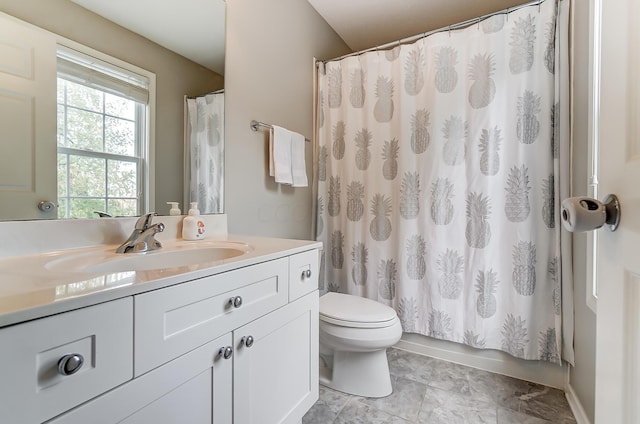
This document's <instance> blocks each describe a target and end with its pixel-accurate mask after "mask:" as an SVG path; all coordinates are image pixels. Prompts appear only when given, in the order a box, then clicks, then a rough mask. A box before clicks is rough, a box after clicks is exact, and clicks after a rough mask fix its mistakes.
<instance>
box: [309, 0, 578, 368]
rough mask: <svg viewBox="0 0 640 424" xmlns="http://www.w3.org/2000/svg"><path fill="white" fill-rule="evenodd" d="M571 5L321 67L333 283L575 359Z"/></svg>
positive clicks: (322, 180)
mask: <svg viewBox="0 0 640 424" xmlns="http://www.w3.org/2000/svg"><path fill="white" fill-rule="evenodd" d="M566 3H567V1H562V2H559V3H556V2H554V0H547V1H545V2H544V3H542V4H541V5H540V6H531V7H525V8H522V9H519V10H516V11H513V12H511V13H509V14H508V16H507V15H505V14H499V15H495V16H492V17H490V18H488V19H486V20H484V21H482V22H480V23H479V24H477V25H473V26H470V27H467V28H465V29H462V30H455V31H445V32H440V33H437V34H433V35H430V36H428V37H424V38H422V39H420V40H418V41H416V42H414V43H413V44H406V45H402V46H397V47H395V48H393V49H390V50H387V51H371V52H366V53H363V54H360V55H358V56H351V57H347V58H345V59H341V60H337V61H329V62H327V63H325V64H319V66H318V68H319V72H318V119H317V121H318V124H317V125H318V140H319V146H318V156H319V163H318V199H317V237H318V239H319V240H321V241H323V242H324V246H325V250H324V252H325V255H324V256H325V258H324V260H323V266H322V267H323V268H322V272H323V277H321V278H322V279H323V280H324V282H321V285H324V286H322V287H321V288H324V289H325V290H329V291H340V292H345V293H350V294H356V295H360V296H364V297H368V298H372V299H375V300H378V301H380V302H382V303H385V304H387V305H390V306H392V307H393V308H395V310H396V311H397V312H398V316H399V317H400V320H401V322H402V326H403V329H404V331H405V332H413V333H420V334H424V335H427V336H431V337H434V338H438V339H444V340H450V341H454V342H459V343H464V344H467V345H470V346H473V347H476V348H486V349H499V350H502V351H505V352H507V353H509V354H511V355H513V356H515V357H518V358H523V359H531V360H545V361H550V362H555V363H559V362H560V360H561V358H564V359H566V360H568V361H569V362H573V351H572V347H571V346H572V339H571V337H572V334H571V333H572V329H569V331H567V328H569V327H570V326H569V327H566V328H565V329H564V332H563V317H562V315H563V313H564V314H565V315H566V314H571V315H572V313H573V311H572V309H571V302H570V301H569V299H570V298H571V297H572V293H571V281H570V270H569V272H567V270H568V268H567V267H568V266H570V260H569V261H565V262H562V260H561V257H562V256H561V252H562V249H561V225H559V224H560V221H559V217H558V207H557V206H558V205H559V194H560V193H561V192H563V191H567V190H568V163H569V162H568V147H562V148H560V146H561V145H563V146H568V143H569V141H568V139H569V134H568V131H569V130H568V128H569V126H568V125H569V124H568V122H569V119H568V101H567V99H565V98H561V97H562V96H563V95H566V91H567V90H566V89H565V87H568V54H567V51H566V39H568V29H567V28H568V18H567V14H568V13H567V7H568V5H567V4H566ZM563 102H564V103H563ZM566 194H568V191H567V193H566ZM566 257H570V256H566ZM563 268H564V269H563ZM563 276H565V277H566V278H564V279H563V278H562V277H563ZM563 297H564V298H565V299H564V301H563V299H562V298H563ZM563 302H564V308H563ZM569 322H570V323H572V321H569Z"/></svg>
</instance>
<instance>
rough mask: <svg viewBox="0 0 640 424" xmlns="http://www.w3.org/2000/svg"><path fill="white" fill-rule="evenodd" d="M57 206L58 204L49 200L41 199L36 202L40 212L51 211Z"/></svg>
mask: <svg viewBox="0 0 640 424" xmlns="http://www.w3.org/2000/svg"><path fill="white" fill-rule="evenodd" d="M57 207H58V205H56V204H55V203H53V202H52V201H50V200H43V201H41V202H40V203H38V209H40V210H41V211H42V212H53V211H54V210H56V208H57Z"/></svg>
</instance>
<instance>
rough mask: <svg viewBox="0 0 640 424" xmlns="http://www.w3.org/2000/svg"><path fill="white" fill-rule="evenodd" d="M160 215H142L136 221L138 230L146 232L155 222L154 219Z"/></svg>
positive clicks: (152, 213) (153, 213)
mask: <svg viewBox="0 0 640 424" xmlns="http://www.w3.org/2000/svg"><path fill="white" fill-rule="evenodd" d="M156 215H158V214H157V213H156V212H151V213H148V214H145V215H142V216H141V217H140V218H138V220H137V221H136V230H140V231H145V230H146V229H147V228H149V225H151V221H153V217H154V216H156Z"/></svg>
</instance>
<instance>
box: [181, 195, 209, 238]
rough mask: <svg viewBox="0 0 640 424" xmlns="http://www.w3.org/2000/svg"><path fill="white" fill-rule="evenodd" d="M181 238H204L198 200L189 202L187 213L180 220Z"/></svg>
mask: <svg viewBox="0 0 640 424" xmlns="http://www.w3.org/2000/svg"><path fill="white" fill-rule="evenodd" d="M182 238H183V239H184V240H202V239H204V222H203V221H202V219H201V217H200V211H199V210H198V202H191V207H190V208H189V214H188V215H187V216H186V217H185V218H184V220H183V221H182Z"/></svg>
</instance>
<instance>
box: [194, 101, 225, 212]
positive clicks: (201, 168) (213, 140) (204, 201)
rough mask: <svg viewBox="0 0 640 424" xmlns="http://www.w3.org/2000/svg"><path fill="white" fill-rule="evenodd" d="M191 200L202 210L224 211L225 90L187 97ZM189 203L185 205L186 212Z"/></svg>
mask: <svg viewBox="0 0 640 424" xmlns="http://www.w3.org/2000/svg"><path fill="white" fill-rule="evenodd" d="M187 122H188V125H187V128H186V138H187V140H186V142H187V149H188V150H187V152H188V157H189V163H188V165H189V192H190V201H191V202H198V208H199V209H200V212H201V213H222V212H223V211H224V204H223V203H224V196H223V194H224V93H211V94H207V95H204V96H200V97H196V98H187ZM188 207H189V205H184V210H185V212H186V211H187V210H188Z"/></svg>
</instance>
